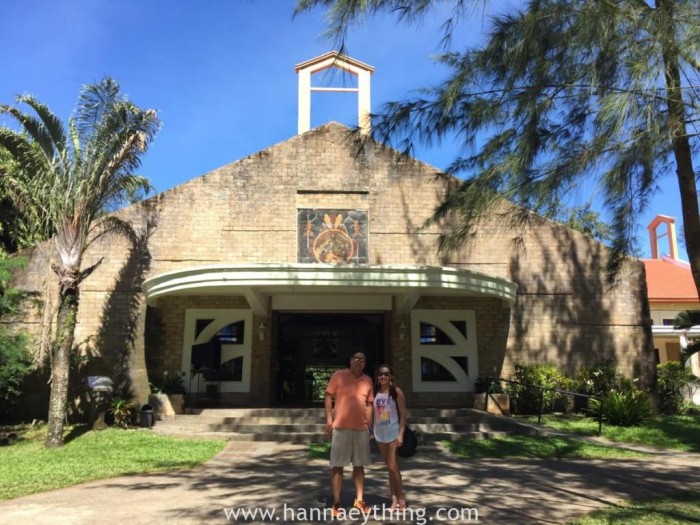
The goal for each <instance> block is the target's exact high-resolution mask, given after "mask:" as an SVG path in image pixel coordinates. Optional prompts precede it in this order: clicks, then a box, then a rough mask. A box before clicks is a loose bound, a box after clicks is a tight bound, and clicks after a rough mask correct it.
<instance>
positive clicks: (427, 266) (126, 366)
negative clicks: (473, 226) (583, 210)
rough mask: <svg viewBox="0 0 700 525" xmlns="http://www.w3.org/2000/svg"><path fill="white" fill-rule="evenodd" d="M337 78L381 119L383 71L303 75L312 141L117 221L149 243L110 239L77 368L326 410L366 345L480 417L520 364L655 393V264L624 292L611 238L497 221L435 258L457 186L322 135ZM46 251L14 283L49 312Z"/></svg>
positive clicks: (625, 276)
mask: <svg viewBox="0 0 700 525" xmlns="http://www.w3.org/2000/svg"><path fill="white" fill-rule="evenodd" d="M327 67H340V68H341V69H345V70H346V71H349V72H350V73H352V74H356V75H357V76H358V79H359V80H358V92H359V93H358V100H359V104H358V108H359V109H358V118H359V122H360V124H361V125H362V126H365V125H366V123H367V114H368V111H369V76H370V74H371V72H372V68H371V67H369V66H367V65H366V64H363V63H361V62H358V61H356V60H353V59H351V58H348V57H344V56H339V55H337V54H335V53H330V54H327V55H323V56H321V57H318V58H316V59H313V60H310V61H308V62H305V63H303V64H300V65H298V66H297V72H298V74H299V85H300V90H299V108H300V110H299V115H300V117H299V131H300V132H299V134H298V135H297V136H294V137H292V138H290V139H289V140H287V141H285V142H282V143H280V144H276V145H274V146H271V147H269V148H267V149H265V150H262V151H260V152H258V153H255V154H253V155H250V156H249V157H246V158H243V159H241V160H238V161H236V162H233V163H231V164H228V165H226V166H223V167H221V168H219V169H216V170H214V171H212V172H210V173H207V174H205V175H203V176H200V177H197V178H195V179H192V180H191V181H189V182H187V183H185V184H182V185H180V186H178V187H175V188H173V189H170V190H167V191H164V192H162V193H160V194H158V195H156V196H154V197H152V198H150V199H148V200H145V201H143V202H140V203H137V204H133V205H131V206H129V207H127V208H124V209H122V210H120V211H118V212H117V213H116V214H115V215H117V216H118V217H119V218H121V219H125V220H128V221H129V222H130V223H131V224H132V225H133V227H134V230H135V232H136V234H137V235H136V237H135V238H132V239H128V238H126V237H123V236H118V235H116V234H115V235H105V236H102V237H100V238H98V239H95V240H94V241H93V243H92V244H91V246H90V248H89V249H88V251H87V252H86V254H85V257H84V265H85V267H88V266H90V265H93V264H95V263H96V262H98V261H101V263H100V264H99V266H98V267H97V269H96V270H95V271H94V273H93V274H92V275H90V276H89V277H88V278H87V279H86V280H85V281H84V282H83V285H82V288H81V295H80V310H79V314H78V319H77V326H76V342H79V343H80V344H81V348H82V351H83V352H84V353H85V354H86V355H88V356H89V359H88V364H87V365H86V367H85V368H84V370H83V371H82V372H80V373H82V374H88V373H89V374H104V375H111V376H114V375H120V374H121V375H122V376H123V377H122V378H121V379H119V378H117V379H118V383H119V384H122V385H123V386H125V387H127V388H128V389H130V391H131V392H130V393H131V394H132V395H134V396H136V397H137V398H138V399H139V400H140V401H141V402H143V401H144V400H145V396H146V395H147V393H148V391H147V384H148V383H147V380H146V373H147V375H148V378H149V379H150V380H151V381H154V378H158V377H162V375H163V374H164V373H166V372H167V374H169V375H170V376H172V375H174V374H180V375H182V377H183V383H184V386H185V389H186V390H187V392H189V393H190V394H192V395H191V396H190V398H191V399H195V400H199V401H200V402H202V403H207V402H209V401H211V402H214V400H216V403H218V404H219V406H276V405H285V404H286V405H289V404H311V403H314V402H319V401H320V400H321V399H322V396H323V389H324V388H325V378H327V377H328V376H329V374H330V373H331V372H332V371H334V370H336V369H338V368H341V367H344V366H346V365H347V363H348V360H349V357H350V355H351V353H352V352H353V351H356V349H362V350H363V351H365V353H366V354H367V357H368V362H367V368H366V371H367V372H368V373H369V374H372V373H373V371H374V367H375V366H376V365H378V364H380V363H384V362H386V363H391V364H392V365H393V367H394V368H395V372H396V377H397V381H398V382H399V383H400V385H401V386H402V387H403V388H404V389H405V391H406V394H407V397H408V402H409V404H410V405H411V406H464V404H465V399H466V398H467V395H468V393H470V392H473V391H474V388H475V381H476V380H477V378H479V377H486V376H496V377H498V376H501V377H508V376H509V374H510V373H511V372H512V370H513V367H514V365H515V364H516V363H518V362H533V361H537V362H544V361H546V362H551V363H556V364H558V365H559V366H560V367H561V368H562V369H565V370H574V369H576V367H578V366H580V365H584V364H587V365H595V364H598V363H601V362H603V361H610V362H612V363H614V364H615V365H616V366H618V367H619V369H620V370H621V371H622V372H623V373H625V374H626V375H628V376H634V377H640V378H641V379H642V381H643V382H648V381H649V379H650V378H651V377H652V374H653V368H654V361H653V353H652V345H651V330H650V322H649V310H648V306H647V300H646V287H645V279H644V267H643V265H642V263H641V262H639V261H637V260H632V261H630V262H629V263H628V264H626V266H625V267H624V269H623V271H622V273H621V274H620V275H619V281H618V283H617V285H616V286H615V287H612V288H610V287H608V286H607V285H606V281H605V270H604V266H605V258H606V248H605V247H604V246H603V245H601V244H599V243H597V242H595V241H593V240H591V239H589V238H587V237H585V236H584V235H582V234H581V233H579V232H577V231H573V230H570V229H568V228H566V227H564V226H562V225H560V224H557V223H554V222H552V221H549V220H546V219H543V218H541V217H539V216H537V215H535V214H531V217H530V221H529V222H528V224H527V225H526V226H524V227H523V229H522V230H519V231H517V232H515V231H513V230H511V229H509V228H508V227H507V226H506V225H504V224H503V223H502V222H501V221H498V220H497V219H496V218H493V219H486V220H484V223H483V225H482V226H481V227H480V229H479V231H478V233H477V234H476V237H475V238H473V239H472V240H471V241H470V243H469V245H468V247H465V248H464V249H462V250H460V251H457V252H455V253H451V254H449V255H446V254H438V252H437V250H436V241H437V239H438V236H439V235H440V233H441V231H440V227H438V226H432V227H429V228H427V229H424V228H422V225H423V224H424V222H425V220H426V219H427V218H428V217H430V215H431V213H432V212H433V210H434V209H435V207H436V206H437V205H438V203H440V201H441V198H442V197H443V195H444V194H445V191H446V182H445V181H444V179H441V178H437V177H436V174H438V170H437V169H436V168H434V167H431V166H429V165H426V164H424V163H422V162H420V161H418V160H415V159H407V158H405V157H402V156H401V155H399V154H398V153H397V152H395V151H393V150H391V149H389V148H387V147H386V146H384V145H381V144H377V143H375V142H373V141H371V140H370V139H367V140H366V141H364V147H363V148H358V140H359V138H358V135H353V134H352V133H351V132H350V131H351V130H350V129H349V128H347V127H345V126H343V125H340V124H337V123H333V122H331V123H328V124H326V125H323V126H320V127H317V128H315V129H308V121H309V119H308V114H309V110H310V105H309V100H310V92H311V89H312V88H310V85H311V83H310V75H311V74H313V73H315V72H317V71H319V70H322V69H324V68H327ZM366 131H367V130H366V128H363V132H362V133H361V134H360V135H359V136H360V137H361V136H363V133H366ZM508 206H511V204H508V203H506V202H504V203H503V207H504V208H507V207H508ZM516 238H518V239H519V241H520V242H515V240H516ZM49 246H50V245H49V244H46V245H45V246H44V249H39V248H37V249H34V250H32V251H30V252H28V253H27V254H26V257H27V258H28V265H27V268H26V269H25V271H24V272H23V273H22V274H21V275H20V276H19V277H18V281H17V285H18V286H19V287H21V288H23V289H24V290H29V291H34V292H37V293H39V294H41V295H42V296H43V298H44V300H45V305H47V306H50V305H51V303H52V298H51V296H52V294H54V295H55V291H54V288H55V280H54V275H53V273H52V272H51V270H50V268H49V260H48V259H49V258H50V257H51V254H50V249H49V248H48V247H49ZM54 301H55V299H54ZM54 304H55V302H54ZM41 325H42V322H41V315H40V314H37V315H36V316H35V317H34V318H27V320H26V323H25V324H24V328H27V329H28V330H30V331H32V332H34V333H35V334H37V335H38V334H39V332H40V327H41ZM120 370H122V371H124V370H125V372H119V371H120Z"/></svg>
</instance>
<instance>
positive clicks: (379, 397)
mask: <svg viewBox="0 0 700 525" xmlns="http://www.w3.org/2000/svg"><path fill="white" fill-rule="evenodd" d="M373 419H374V438H375V439H376V441H377V445H378V446H379V451H380V452H381V453H382V456H383V457H384V461H385V462H386V466H387V469H388V470H389V490H390V491H391V507H390V509H391V510H398V509H403V508H406V500H405V499H404V494H403V483H402V481H401V472H400V471H399V465H398V462H397V458H396V456H397V454H396V451H397V449H398V447H400V446H401V444H402V443H403V433H404V429H405V428H406V397H405V396H404V394H403V392H402V391H401V389H400V388H398V387H397V386H396V385H394V372H393V370H392V369H391V367H390V366H389V365H379V366H378V367H377V368H376V370H375V372H374V418H373Z"/></svg>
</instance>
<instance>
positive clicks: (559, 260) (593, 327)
mask: <svg viewBox="0 0 700 525" xmlns="http://www.w3.org/2000/svg"><path fill="white" fill-rule="evenodd" d="M540 220H541V221H542V223H543V224H542V227H537V226H538V225H537V223H538V222H539V221H540ZM548 222H549V221H545V220H542V219H539V218H535V219H534V224H530V225H529V226H528V227H527V228H526V230H525V233H524V238H523V239H522V241H523V243H522V245H521V246H520V247H519V248H520V249H517V248H516V250H515V251H514V253H513V255H512V257H511V260H510V274H511V278H512V279H513V281H515V282H516V283H518V286H519V288H518V300H517V302H516V305H515V306H514V312H513V316H512V321H511V326H512V328H511V330H512V331H511V335H512V343H511V344H512V345H513V348H518V354H519V355H522V356H523V357H524V358H525V359H523V361H548V362H551V363H554V364H558V366H559V367H560V368H561V369H564V370H568V371H574V370H576V369H577V368H579V367H581V366H582V365H587V366H593V365H596V364H600V363H603V362H612V363H614V364H615V365H618V366H619V365H620V364H625V363H623V362H634V363H635V364H634V369H633V370H628V369H625V368H624V367H623V369H622V371H623V372H625V373H626V374H634V376H635V377H642V378H643V380H644V381H647V382H648V381H650V380H651V379H652V377H651V376H649V375H648V374H649V373H650V370H647V369H646V368H648V367H647V366H645V363H646V361H647V360H646V358H647V357H648V356H646V355H645V352H644V349H645V346H649V345H648V341H647V336H646V335H645V333H644V331H643V330H640V328H641V325H642V323H643V319H642V317H643V312H641V311H640V312H639V317H637V318H635V317H634V316H633V311H634V307H635V306H636V305H644V302H645V301H644V298H643V297H642V296H643V294H644V290H643V289H640V290H639V291H638V292H635V290H634V287H635V286H638V284H639V282H640V279H641V280H642V281H641V282H643V274H641V275H639V276H635V275H634V272H635V269H634V268H633V267H630V266H626V267H624V268H623V269H622V270H621V273H620V274H619V276H618V278H617V282H616V283H613V284H609V283H607V282H606V270H605V267H606V263H607V253H606V251H607V249H606V248H605V247H604V246H603V245H601V244H600V243H597V242H596V241H593V240H591V239H588V238H586V237H585V236H583V234H580V233H578V232H574V231H571V230H569V229H568V228H566V227H564V226H561V225H556V224H551V223H549V224H548ZM550 232H551V233H550ZM620 294H630V297H627V298H625V299H624V300H622V298H621V297H620ZM616 303H617V304H616ZM620 316H625V318H621V317H620ZM635 323H637V324H635ZM632 353H633V354H635V355H631V354H632ZM651 373H652V375H653V371H652V372H651Z"/></svg>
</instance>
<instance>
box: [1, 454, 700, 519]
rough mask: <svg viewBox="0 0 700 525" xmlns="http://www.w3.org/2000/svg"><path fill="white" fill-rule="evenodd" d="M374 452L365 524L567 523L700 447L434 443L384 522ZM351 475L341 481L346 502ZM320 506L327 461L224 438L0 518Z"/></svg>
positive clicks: (659, 487) (298, 515) (307, 512)
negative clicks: (482, 452) (622, 453)
mask: <svg viewBox="0 0 700 525" xmlns="http://www.w3.org/2000/svg"><path fill="white" fill-rule="evenodd" d="M375 460H377V463H376V464H375V465H373V466H372V467H370V468H368V469H367V480H366V496H365V500H366V501H367V503H368V504H369V505H376V506H378V511H377V513H376V514H374V515H370V516H369V519H367V520H366V521H365V518H363V517H359V516H355V517H356V518H357V520H355V521H354V522H355V523H363V522H364V523H372V524H376V523H411V524H418V525H423V524H427V523H439V522H445V523H447V522H450V523H470V522H476V517H477V514H476V513H478V523H487V524H514V523H517V524H527V523H544V524H549V523H567V522H569V521H570V520H571V519H573V518H575V517H577V516H580V515H582V514H585V513H587V512H590V511H592V510H595V509H597V508H599V507H603V506H606V505H614V504H616V503H618V502H620V501H622V500H629V499H639V498H649V497H655V496H660V495H662V494H664V493H669V492H674V491H678V490H679V489H686V490H696V491H700V454H679V453H659V454H657V455H655V456H653V457H652V458H649V459H642V460H556V459H549V460H525V461H518V460H503V459H484V460H459V461H457V460H455V459H454V458H453V457H452V456H451V455H450V454H449V453H448V452H446V451H445V450H443V449H442V448H441V447H440V446H439V445H434V446H431V447H429V448H426V447H423V448H421V449H420V453H419V455H417V456H416V457H414V458H411V459H409V460H404V461H403V463H402V472H403V477H404V483H405V485H406V493H407V500H408V503H409V505H410V507H411V508H410V509H409V511H408V512H407V513H406V515H405V516H403V517H402V519H393V520H392V519H389V517H388V516H383V515H382V513H381V507H382V505H388V504H389V501H388V499H387V498H386V497H385V494H386V493H387V484H386V472H385V470H384V469H383V466H382V465H381V463H379V457H378V456H376V457H375ZM349 474H350V472H349V471H348V472H347V474H346V479H345V484H344V487H343V494H344V503H347V504H348V505H350V504H351V503H352V499H353V491H352V481H351V480H350V479H349ZM329 503H330V481H329V469H328V466H327V462H326V461H324V460H309V459H307V448H306V446H304V445H290V444H277V443H247V442H232V443H230V444H229V445H228V447H227V448H226V449H225V450H224V451H223V452H222V453H220V454H219V455H218V456H216V457H215V458H213V459H212V460H211V461H209V462H207V463H206V464H205V465H203V466H202V467H199V468H197V469H193V470H187V471H181V472H173V473H169V474H152V475H141V476H123V477H119V478H114V479H108V480H104V481H97V482H91V483H85V484H82V485H78V486H75V487H70V488H66V489H60V490H55V491H51V492H46V493H42V494H35V495H32V496H26V497H22V498H16V499H13V500H9V501H3V502H0V524H12V525H18V524H52V525H67V524H71V525H73V524H75V525H78V524H86V525H87V524H91V525H92V524H95V523H100V524H128V525H141V524H144V525H145V524H149V525H150V524H182V525H186V524H187V525H189V524H201V523H213V524H216V523H219V524H225V523H268V524H269V523H326V522H327V521H326V520H324V519H323V518H322V514H321V513H322V512H323V509H325V508H326V507H327V506H328V504H329ZM255 508H258V509H260V510H259V511H258V512H261V511H262V510H265V511H267V512H274V513H275V514H274V515H272V516H269V517H268V518H263V517H262V516H261V515H260V514H258V515H257V517H256V518H250V517H249V518H248V519H246V518H244V516H243V514H242V512H243V511H244V509H245V510H250V511H253V510H254V509H255ZM441 509H444V510H441ZM462 509H464V510H462ZM469 509H472V510H471V521H470V514H469V512H470V510H469ZM236 512H238V515H237V516H238V517H235V516H234V514H235V513H236ZM227 513H228V516H227ZM312 513H315V514H312ZM458 515H461V516H460V517H459V519H454V518H457V517H458ZM450 517H451V518H453V519H451V520H450V519H448V518H450ZM383 518H386V519H383ZM351 522H353V520H350V519H348V520H346V523H351Z"/></svg>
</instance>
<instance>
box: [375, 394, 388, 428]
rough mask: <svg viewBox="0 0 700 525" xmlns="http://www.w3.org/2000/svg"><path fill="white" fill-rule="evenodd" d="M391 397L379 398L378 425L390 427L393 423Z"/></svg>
mask: <svg viewBox="0 0 700 525" xmlns="http://www.w3.org/2000/svg"><path fill="white" fill-rule="evenodd" d="M389 400H390V398H389V397H377V405H376V406H377V415H376V417H377V424H379V425H389V424H390V423H391V404H390V403H389Z"/></svg>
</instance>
